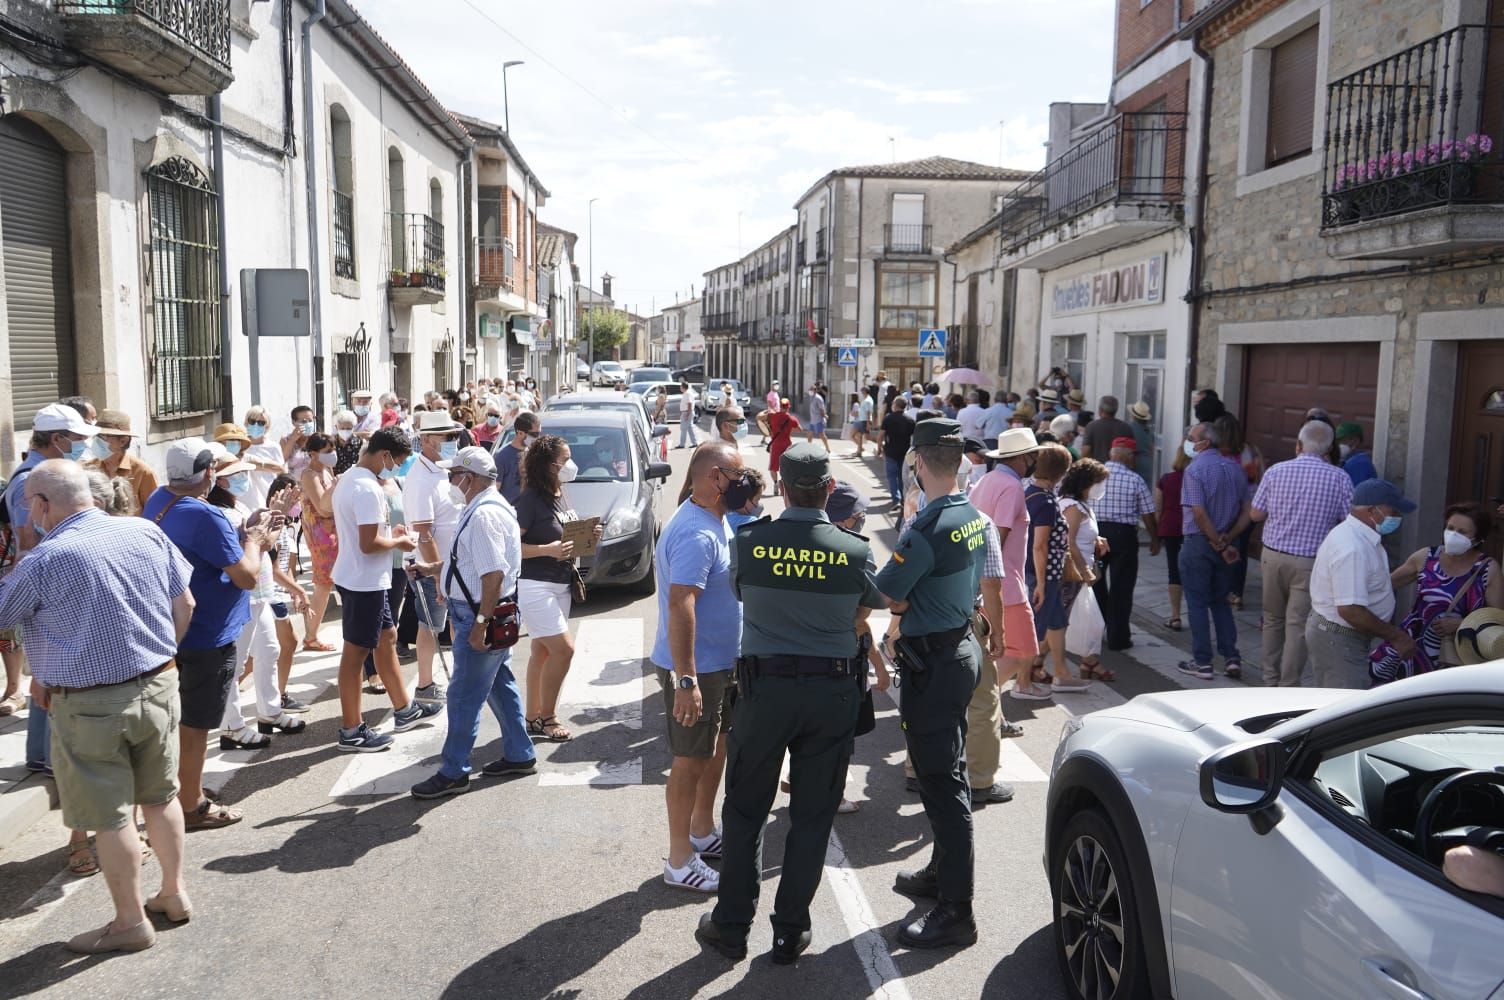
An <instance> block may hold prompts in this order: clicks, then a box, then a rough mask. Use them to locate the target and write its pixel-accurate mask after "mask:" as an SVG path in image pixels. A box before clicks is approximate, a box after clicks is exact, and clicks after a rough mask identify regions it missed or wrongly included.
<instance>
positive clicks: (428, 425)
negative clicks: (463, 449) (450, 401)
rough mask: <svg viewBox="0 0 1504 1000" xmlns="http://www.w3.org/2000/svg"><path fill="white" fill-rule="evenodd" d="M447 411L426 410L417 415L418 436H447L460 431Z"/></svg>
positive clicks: (459, 427)
mask: <svg viewBox="0 0 1504 1000" xmlns="http://www.w3.org/2000/svg"><path fill="white" fill-rule="evenodd" d="M461 426H462V425H460V424H457V423H455V422H454V420H453V419H452V418H451V417H450V416H449V411H447V410H428V411H425V412H423V413H420V414H418V433H419V434H448V433H450V432H451V431H457V430H460V429H461Z"/></svg>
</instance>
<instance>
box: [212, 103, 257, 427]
mask: <svg viewBox="0 0 1504 1000" xmlns="http://www.w3.org/2000/svg"><path fill="white" fill-rule="evenodd" d="M223 110H224V109H223V107H222V106H221V103H220V96H219V95H218V94H215V95H214V96H212V97H210V98H209V117H210V119H212V121H213V125H212V126H211V133H212V135H213V140H212V141H213V153H212V156H213V165H214V184H215V186H216V187H218V188H219V211H218V212H217V213H215V214H216V219H215V231H214V238H215V239H216V240H217V241H218V242H219V356H220V358H221V359H224V360H223V361H222V362H221V363H222V364H224V366H225V368H226V371H224V372H223V373H222V374H221V375H220V386H221V388H220V405H219V410H220V416H221V417H222V418H223V419H224V420H226V421H232V420H234V419H235V417H234V416H233V415H232V414H233V413H234V410H235V401H234V399H233V398H232V395H231V391H232V389H233V378H232V371H233V368H234V363H233V360H232V359H233V358H234V357H235V355H234V352H233V350H232V348H233V347H234V346H235V345H234V341H233V339H232V334H231V332H230V258H229V257H228V256H227V255H226V253H225V250H226V247H228V246H229V241H228V240H227V239H226V238H225V203H226V199H225V130H224V115H223ZM255 342H256V338H255V337H252V338H251V343H252V344H255ZM250 360H251V386H252V392H251V402H252V403H260V402H261V399H260V398H259V397H260V392H259V389H260V383H261V379H260V374H259V372H257V371H256V364H257V363H258V360H259V359H257V358H252V359H250Z"/></svg>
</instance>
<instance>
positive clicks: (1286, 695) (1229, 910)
mask: <svg viewBox="0 0 1504 1000" xmlns="http://www.w3.org/2000/svg"><path fill="white" fill-rule="evenodd" d="M1501 762H1504V661H1495V662H1493V663H1491V664H1485V665H1481V666H1472V667H1455V668H1452V669H1448V670H1438V671H1435V672H1433V673H1428V674H1423V675H1421V676H1418V677H1413V678H1410V679H1408V680H1403V681H1399V682H1397V683H1393V684H1386V685H1384V686H1382V687H1379V688H1375V689H1373V690H1371V691H1364V692H1359V693H1354V692H1351V691H1337V690H1322V689H1311V688H1245V687H1238V688H1236V689H1229V690H1225V691H1215V690H1213V691H1183V692H1178V693H1171V694H1156V695H1144V696H1141V697H1138V698H1135V699H1133V700H1132V701H1130V702H1128V703H1127V704H1125V705H1123V706H1121V707H1118V708H1111V709H1104V710H1102V711H1099V712H1094V713H1092V714H1090V715H1087V716H1084V717H1082V718H1079V719H1072V720H1071V721H1070V722H1068V723H1067V724H1066V727H1065V731H1064V733H1063V735H1062V738H1061V742H1060V746H1059V748H1058V749H1057V750H1056V753H1055V760H1054V765H1053V767H1052V769H1051V776H1050V786H1049V796H1048V805H1047V813H1046V820H1045V838H1046V839H1045V863H1046V865H1047V866H1048V870H1049V876H1050V891H1051V895H1052V897H1053V901H1054V938H1055V951H1056V954H1057V958H1058V961H1059V964H1060V970H1061V973H1062V974H1063V977H1064V979H1065V985H1066V988H1067V993H1068V995H1069V996H1071V997H1075V998H1088V997H1089V998H1093V1000H1126V998H1131V997H1140V996H1145V997H1146V996H1155V997H1170V996H1174V997H1196V998H1202V997H1234V998H1245V997H1246V998H1250V1000H1251V998H1267V997H1300V998H1301V1000H1324V998H1335V997H1352V996H1367V997H1407V998H1415V997H1437V998H1440V997H1458V998H1460V997H1489V996H1495V997H1497V996H1500V995H1501V994H1499V993H1498V992H1497V991H1498V990H1499V989H1500V988H1501V984H1504V949H1501V948H1500V947H1499V942H1500V941H1504V899H1499V898H1496V897H1493V896H1484V895H1481V894H1475V893H1472V892H1468V891H1466V890H1464V889H1461V888H1459V887H1457V886H1455V885H1453V884H1452V883H1451V882H1450V881H1448V879H1447V877H1446V876H1445V875H1443V873H1442V868H1441V864H1442V859H1443V855H1444V854H1445V853H1446V852H1447V851H1448V850H1449V849H1450V848H1453V847H1457V846H1460V845H1463V844H1465V843H1471V844H1474V845H1477V846H1482V847H1484V849H1486V850H1492V851H1494V852H1504V773H1500V771H1499V770H1497V768H1498V766H1499V765H1500V763H1501Z"/></svg>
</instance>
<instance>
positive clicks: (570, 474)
mask: <svg viewBox="0 0 1504 1000" xmlns="http://www.w3.org/2000/svg"><path fill="white" fill-rule="evenodd" d="M579 474H580V467H579V466H578V465H575V464H574V459H572V458H571V459H570V460H569V461H567V462H565V463H564V467H563V468H561V469H560V470H559V482H561V483H572V482H574V477H575V476H578V475H579ZM746 502H747V501H746V500H743V501H742V503H746Z"/></svg>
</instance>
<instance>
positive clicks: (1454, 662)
mask: <svg viewBox="0 0 1504 1000" xmlns="http://www.w3.org/2000/svg"><path fill="white" fill-rule="evenodd" d="M1440 560H1441V557H1440V556H1437V564H1438V565H1440ZM1487 568H1488V560H1487V559H1483V560H1480V561H1479V563H1478V565H1477V566H1475V567H1473V571H1472V572H1471V573H1469V574H1468V575H1467V579H1466V580H1464V581H1463V582H1462V586H1461V587H1458V588H1457V593H1455V594H1453V595H1452V603H1451V604H1448V605H1447V609H1446V610H1445V611H1443V612H1442V613H1441V614H1439V615H1437V616H1436V618H1445V617H1446V616H1447V615H1449V614H1451V613H1452V610H1453V609H1454V608H1456V607H1457V602H1458V601H1460V600H1462V595H1463V594H1465V593H1467V592H1468V591H1469V590H1471V589H1472V586H1473V583H1474V581H1476V580H1477V579H1478V574H1479V573H1482V572H1483V571H1484V570H1485V569H1487ZM1436 618H1433V619H1432V621H1435V620H1436ZM1436 659H1437V661H1438V662H1439V663H1440V664H1441V665H1442V666H1444V667H1458V666H1461V665H1462V657H1461V656H1460V655H1459V654H1458V652H1457V633H1455V632H1453V633H1452V634H1451V635H1445V636H1442V637H1441V649H1440V650H1439V651H1438V652H1437V654H1436Z"/></svg>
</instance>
